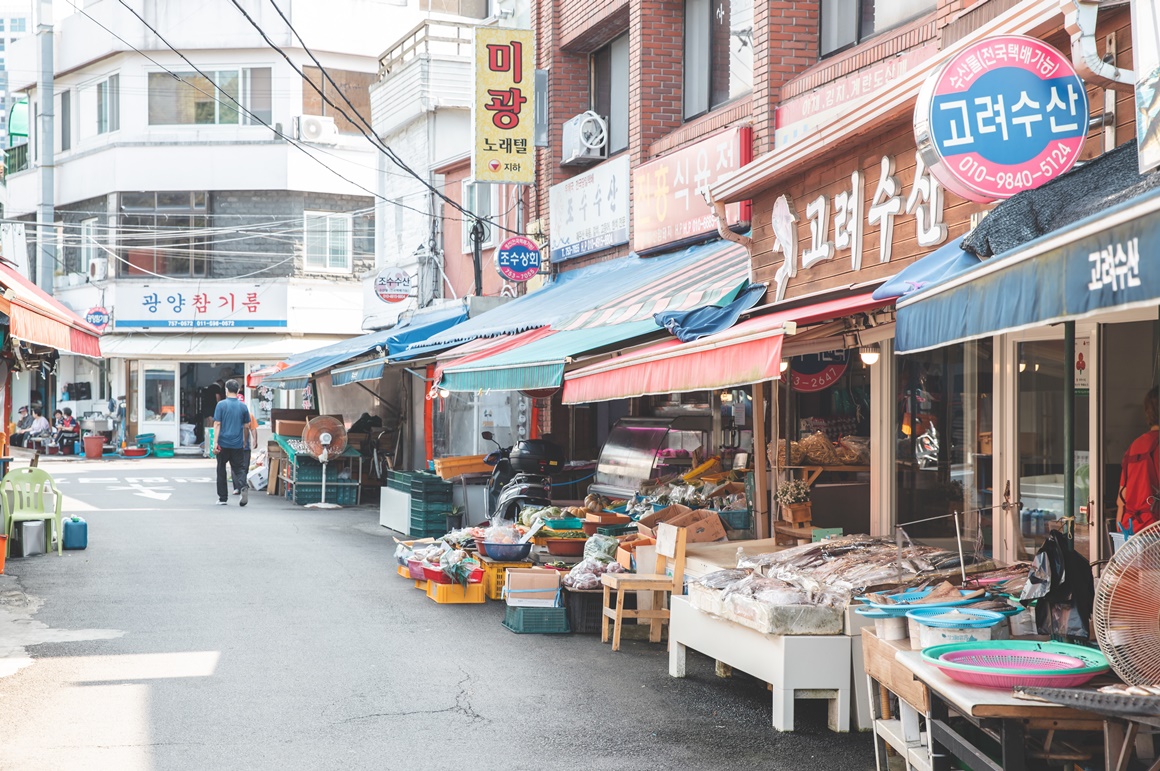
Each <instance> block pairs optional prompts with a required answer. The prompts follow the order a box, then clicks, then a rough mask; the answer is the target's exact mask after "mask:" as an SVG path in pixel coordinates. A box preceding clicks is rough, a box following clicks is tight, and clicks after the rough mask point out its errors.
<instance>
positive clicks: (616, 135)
mask: <svg viewBox="0 0 1160 771" xmlns="http://www.w3.org/2000/svg"><path fill="white" fill-rule="evenodd" d="M628 82H629V77H628V33H627V32H626V33H624V34H623V35H621V36H620V37H618V38H616V39H615V40H613V41H612V42H611V43H609V44H608V45H606V46H604V47H603V48H601V49H600V50H599V51H597V52H596V53H594V54H592V60H591V74H590V84H591V85H590V90H591V95H590V98H591V109H592V110H594V111H595V112H596V113H597V114H598V115H600V116H601V117H603V118H604V120H606V121H607V122H608V154H609V155H612V154H613V153H618V152H620V151H621V150H624V149H625V148H627V147H628Z"/></svg>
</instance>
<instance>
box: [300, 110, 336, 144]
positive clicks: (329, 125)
mask: <svg viewBox="0 0 1160 771" xmlns="http://www.w3.org/2000/svg"><path fill="white" fill-rule="evenodd" d="M294 136H295V137H296V138H297V139H299V140H300V141H302V142H311V143H313V144H316V145H333V144H337V143H338V126H336V125H334V118H327V117H324V116H322V115H299V116H297V117H296V118H294Z"/></svg>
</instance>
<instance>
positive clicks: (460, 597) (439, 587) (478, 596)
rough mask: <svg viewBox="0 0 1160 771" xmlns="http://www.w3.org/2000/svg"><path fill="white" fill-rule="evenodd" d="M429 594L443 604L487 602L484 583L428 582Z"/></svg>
mask: <svg viewBox="0 0 1160 771" xmlns="http://www.w3.org/2000/svg"><path fill="white" fill-rule="evenodd" d="M427 596H428V597H430V598H431V599H433V600H435V602H438V603H440V604H442V605H468V604H474V605H477V604H479V603H482V602H486V601H487V598H486V597H485V596H484V593H483V584H468V585H467V586H466V587H464V586H461V585H460V584H437V583H435V582H434V581H429V582H427Z"/></svg>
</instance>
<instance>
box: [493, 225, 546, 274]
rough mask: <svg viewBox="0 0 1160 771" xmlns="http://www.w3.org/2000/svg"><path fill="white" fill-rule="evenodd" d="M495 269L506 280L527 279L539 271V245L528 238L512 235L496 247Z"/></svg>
mask: <svg viewBox="0 0 1160 771" xmlns="http://www.w3.org/2000/svg"><path fill="white" fill-rule="evenodd" d="M495 269H496V270H497V271H499V274H500V275H501V276H503V277H504V278H506V279H507V280H508V281H527V280H528V279H530V278H531V277H532V276H534V275H536V274H537V273H539V272H540V247H538V246H536V242H535V241H533V240H531V239H530V238H524V237H523V236H513V237H511V238H509V239H508V240H506V241H504V242H503V243H502V244H500V247H499V249H496V251H495Z"/></svg>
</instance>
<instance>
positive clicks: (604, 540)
mask: <svg viewBox="0 0 1160 771" xmlns="http://www.w3.org/2000/svg"><path fill="white" fill-rule="evenodd" d="M618 546H620V541H618V540H616V539H615V538H613V537H612V536H610V535H600V534H599V533H597V534H596V535H594V536H592V537H591V538H589V539H588V540H587V541H585V543H584V558H585V559H588V558H589V557H592V558H595V559H598V560H602V561H604V562H615V561H616V549H617V547H618Z"/></svg>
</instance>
